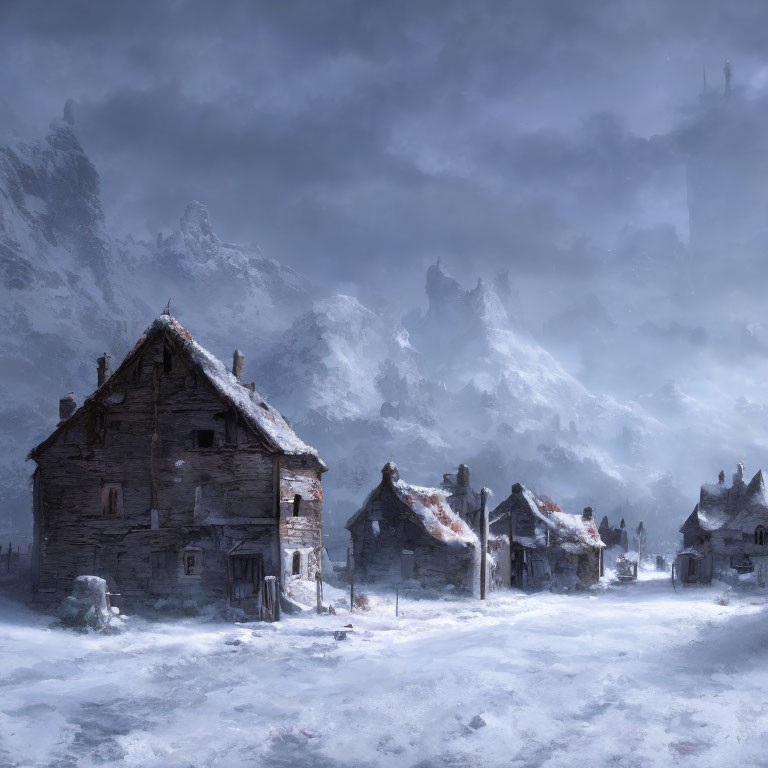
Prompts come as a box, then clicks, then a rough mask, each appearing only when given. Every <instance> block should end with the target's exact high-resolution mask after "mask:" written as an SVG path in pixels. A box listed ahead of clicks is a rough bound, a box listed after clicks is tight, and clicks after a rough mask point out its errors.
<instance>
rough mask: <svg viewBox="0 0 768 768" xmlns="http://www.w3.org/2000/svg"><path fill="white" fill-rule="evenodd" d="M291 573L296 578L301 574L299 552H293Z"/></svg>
mask: <svg viewBox="0 0 768 768" xmlns="http://www.w3.org/2000/svg"><path fill="white" fill-rule="evenodd" d="M291 572H292V573H293V575H294V576H298V575H299V574H300V573H301V553H300V552H294V553H293V563H292V568H291Z"/></svg>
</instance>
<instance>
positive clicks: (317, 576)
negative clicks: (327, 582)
mask: <svg viewBox="0 0 768 768" xmlns="http://www.w3.org/2000/svg"><path fill="white" fill-rule="evenodd" d="M315 584H316V585H317V612H318V613H322V612H323V577H322V576H321V575H320V571H319V570H318V571H315Z"/></svg>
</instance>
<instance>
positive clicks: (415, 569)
mask: <svg viewBox="0 0 768 768" xmlns="http://www.w3.org/2000/svg"><path fill="white" fill-rule="evenodd" d="M477 503H478V502H477V498H476V494H475V492H474V491H472V490H471V489H470V487H469V470H468V469H467V468H466V467H464V466H463V465H462V468H460V471H459V472H458V474H457V475H446V476H444V484H443V487H442V488H425V487H421V486H416V485H410V484H408V483H406V482H405V481H404V480H402V479H401V478H400V474H399V472H398V469H397V467H396V466H395V464H394V463H393V462H391V461H390V462H388V463H387V464H385V465H384V467H383V468H382V470H381V482H380V483H379V485H378V486H376V488H374V489H373V491H371V493H370V494H369V495H368V498H366V500H365V501H364V503H363V505H362V507H361V508H360V509H359V510H358V511H357V512H356V513H355V514H354V515H353V516H352V517H351V518H350V519H349V520H348V521H347V524H346V528H347V530H348V531H349V532H350V535H351V538H352V561H351V563H350V567H351V569H352V574H351V575H352V577H353V578H354V579H356V580H358V581H360V580H363V581H371V582H386V583H391V584H399V583H409V582H412V583H418V584H420V585H421V586H423V587H432V588H442V587H445V586H447V585H452V586H453V587H455V588H457V589H458V590H460V591H464V592H469V593H471V594H476V593H477V591H478V589H479V582H480V539H479V538H478V536H477V534H476V532H475V531H474V530H473V529H472V527H471V526H470V524H469V523H468V522H467V520H468V519H470V520H471V519H473V518H474V517H475V516H476V514H477V509H476V508H475V507H476V504H477ZM457 510H460V511H461V512H462V514H459V512H458V511H457Z"/></svg>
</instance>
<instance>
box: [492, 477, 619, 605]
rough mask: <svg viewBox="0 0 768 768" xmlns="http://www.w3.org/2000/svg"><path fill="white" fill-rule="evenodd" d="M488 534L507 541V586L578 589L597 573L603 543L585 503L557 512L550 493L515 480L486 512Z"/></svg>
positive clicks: (589, 583)
mask: <svg viewBox="0 0 768 768" xmlns="http://www.w3.org/2000/svg"><path fill="white" fill-rule="evenodd" d="M490 530H491V534H493V535H494V536H504V535H506V536H508V538H509V542H510V554H509V556H510V569H509V586H512V587H515V588H517V589H526V590H536V589H544V588H555V589H562V588H566V589H570V588H576V589H583V588H587V587H590V586H592V585H593V584H595V583H596V582H597V581H598V580H599V579H600V577H601V576H602V575H603V549H604V547H605V545H604V544H603V542H602V541H601V539H600V534H599V533H598V530H597V526H596V525H595V520H594V516H593V514H592V509H591V507H587V508H586V509H585V510H584V512H583V514H581V515H572V514H567V513H565V512H563V511H562V510H561V509H560V507H558V506H557V504H555V503H554V502H553V501H552V500H551V499H548V498H546V497H544V496H541V497H539V496H535V495H534V494H533V493H531V491H529V490H528V489H527V488H526V487H525V486H523V485H520V483H515V485H513V486H512V493H511V495H510V496H509V497H508V498H507V499H505V500H504V501H502V502H501V504H499V506H498V507H496V509H495V510H494V511H493V512H492V513H491V515H490Z"/></svg>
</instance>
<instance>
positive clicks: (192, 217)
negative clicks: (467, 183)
mask: <svg viewBox="0 0 768 768" xmlns="http://www.w3.org/2000/svg"><path fill="white" fill-rule="evenodd" d="M181 231H182V233H183V234H184V235H185V237H187V238H190V239H193V240H208V241H211V242H217V241H218V238H217V237H216V233H215V232H214V231H213V227H212V226H211V218H210V214H209V213H208V206H206V205H203V204H202V203H199V202H198V201H197V200H193V201H192V202H191V203H189V205H187V207H186V209H185V210H184V214H183V215H182V217H181Z"/></svg>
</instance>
